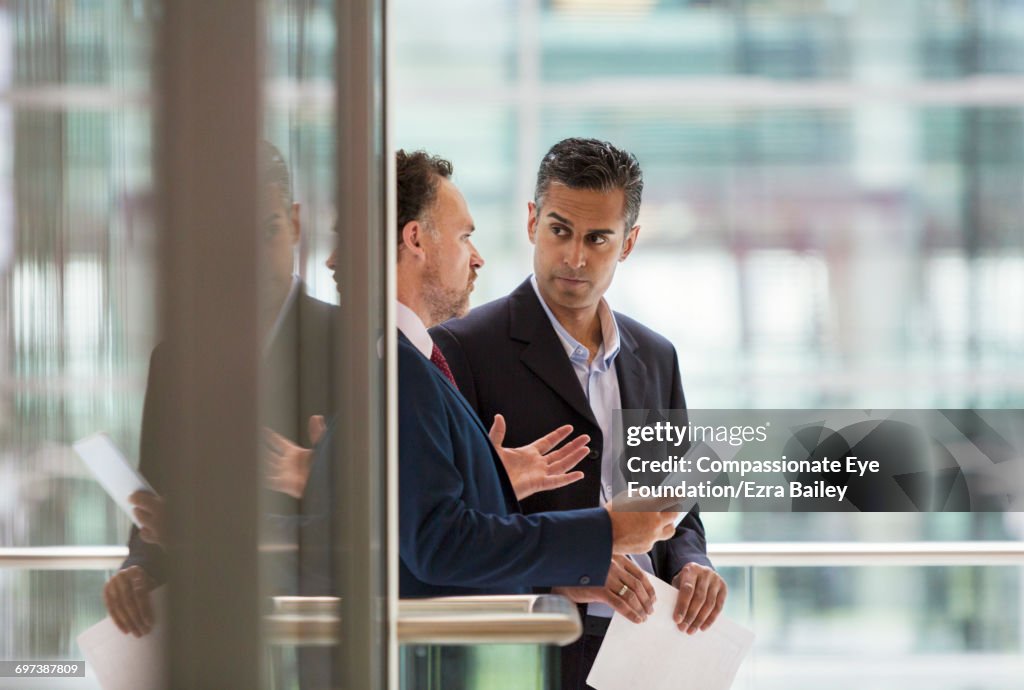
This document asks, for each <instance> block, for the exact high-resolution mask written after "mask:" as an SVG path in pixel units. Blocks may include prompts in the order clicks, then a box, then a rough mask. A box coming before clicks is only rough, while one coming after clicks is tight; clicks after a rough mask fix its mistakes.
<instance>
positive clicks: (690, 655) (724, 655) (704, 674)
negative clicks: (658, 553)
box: [587, 577, 754, 690]
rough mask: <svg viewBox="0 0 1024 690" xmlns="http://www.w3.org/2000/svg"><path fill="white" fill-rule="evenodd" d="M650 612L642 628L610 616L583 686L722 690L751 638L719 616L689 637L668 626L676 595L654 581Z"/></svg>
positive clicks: (613, 689) (605, 689) (630, 689)
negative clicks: (655, 597) (655, 598)
mask: <svg viewBox="0 0 1024 690" xmlns="http://www.w3.org/2000/svg"><path fill="white" fill-rule="evenodd" d="M648 579H649V580H650V581H651V583H652V584H653V585H654V590H655V593H656V595H657V601H655V602H654V613H652V614H651V615H650V616H649V617H648V618H647V620H646V621H645V622H643V623H639V624H637V623H632V622H630V621H629V620H627V619H625V618H623V617H622V616H620V615H619V614H617V613H616V614H615V615H614V616H613V617H612V622H611V625H609V626H608V633H607V634H606V635H605V638H604V643H602V644H601V649H600V650H599V651H598V653H597V659H596V660H595V661H594V667H593V668H592V669H591V671H590V676H589V677H588V678H587V683H588V684H589V685H592V686H594V687H595V688H597V690H636V689H637V688H643V690H698V689H699V690H728V688H730V687H732V682H733V679H734V678H735V677H736V671H738V670H739V667H740V662H742V661H743V657H745V656H746V655H747V653H748V652H749V651H750V648H751V646H752V645H753V643H754V633H753V632H752V631H750V630H748V629H746V628H744V627H742V626H741V625H739V624H738V623H736V622H735V621H732V620H729V619H728V618H725V617H724V616H719V617H718V620H716V621H715V623H714V625H712V626H711V627H710V628H708V629H707V630H705V631H703V632H696V633H694V634H693V635H687V634H686V633H682V632H679V628H677V627H676V624H675V623H674V622H673V621H672V613H673V611H674V610H675V603H676V596H677V594H678V590H676V589H675V588H674V587H672V586H671V585H668V584H666V583H664V582H662V581H661V580H659V579H657V578H656V577H650V578H648Z"/></svg>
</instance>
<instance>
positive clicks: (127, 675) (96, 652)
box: [78, 587, 166, 690]
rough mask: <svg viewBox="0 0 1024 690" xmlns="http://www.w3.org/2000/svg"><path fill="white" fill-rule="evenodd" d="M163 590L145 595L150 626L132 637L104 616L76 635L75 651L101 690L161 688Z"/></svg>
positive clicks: (158, 689)
mask: <svg viewBox="0 0 1024 690" xmlns="http://www.w3.org/2000/svg"><path fill="white" fill-rule="evenodd" d="M163 591H164V588H163V587H158V588H157V589H155V590H153V591H152V592H150V593H149V596H150V599H149V601H150V605H151V606H152V607H153V619H154V625H153V627H152V629H151V630H150V631H149V633H148V634H146V635H143V636H142V637H135V636H134V635H132V634H130V633H129V634H127V635H126V634H125V633H123V632H121V631H120V630H119V629H118V627H117V626H116V625H114V621H112V620H111V619H110V617H109V616H108V617H107V618H104V619H103V620H101V621H100V622H99V623H97V624H96V625H94V626H92V627H91V628H88V629H87V630H85V632H83V633H82V634H81V635H79V636H78V648H79V649H81V650H82V656H83V657H84V658H85V661H86V663H87V664H89V666H90V667H91V668H92V672H93V673H94V674H95V675H96V680H97V681H99V684H100V687H101V688H103V690H161V689H162V688H164V680H165V678H166V674H165V673H164V634H165V633H164V631H165V630H166V626H165V625H164V622H165V615H166V608H165V605H164V594H163Z"/></svg>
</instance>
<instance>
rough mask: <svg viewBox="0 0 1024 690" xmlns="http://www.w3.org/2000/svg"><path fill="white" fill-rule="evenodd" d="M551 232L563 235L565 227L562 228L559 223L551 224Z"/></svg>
mask: <svg viewBox="0 0 1024 690" xmlns="http://www.w3.org/2000/svg"><path fill="white" fill-rule="evenodd" d="M551 232H552V233H553V234H555V235H564V234H565V228H563V227H562V226H561V225H552V226H551Z"/></svg>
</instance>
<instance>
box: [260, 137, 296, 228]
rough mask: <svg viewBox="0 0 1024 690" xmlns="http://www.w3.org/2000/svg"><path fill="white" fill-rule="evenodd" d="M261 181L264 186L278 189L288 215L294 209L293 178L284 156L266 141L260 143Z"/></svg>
mask: <svg viewBox="0 0 1024 690" xmlns="http://www.w3.org/2000/svg"><path fill="white" fill-rule="evenodd" d="M260 179H261V180H262V181H263V184H266V185H273V186H275V187H276V188H277V193H278V195H279V196H280V197H281V205H282V206H283V207H284V210H285V212H286V213H287V212H288V211H289V210H290V209H291V207H292V176H291V173H289V172H288V163H287V161H285V159H284V156H283V155H282V154H281V152H280V151H279V150H278V148H277V147H276V146H274V145H273V144H271V143H270V142H269V141H267V140H265V139H264V140H263V141H261V142H260Z"/></svg>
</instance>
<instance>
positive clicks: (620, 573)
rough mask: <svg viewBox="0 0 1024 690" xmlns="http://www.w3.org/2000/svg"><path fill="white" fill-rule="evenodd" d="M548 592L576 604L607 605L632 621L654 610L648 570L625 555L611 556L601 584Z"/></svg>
mask: <svg viewBox="0 0 1024 690" xmlns="http://www.w3.org/2000/svg"><path fill="white" fill-rule="evenodd" d="M551 591H552V593H554V594H561V595H562V596H564V597H568V598H569V600H570V601H573V602H575V603H577V604H589V603H591V602H594V601H599V602H602V603H605V604H608V605H609V606H611V607H612V608H613V609H615V610H616V611H618V612H619V613H620V614H622V615H623V616H625V617H626V618H628V619H629V620H631V621H633V622H634V623H643V622H644V621H645V620H647V616H649V615H650V614H652V613H654V600H655V596H654V585H652V584H651V583H650V582H649V581H648V580H647V573H645V572H644V571H643V570H641V569H640V567H639V566H637V564H636V563H634V562H633V561H631V560H630V559H629V558H627V557H626V556H612V566H611V568H610V569H609V570H608V578H607V579H606V580H605V581H604V587H556V588H554V589H552V590H551ZM620 592H621V594H620Z"/></svg>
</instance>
